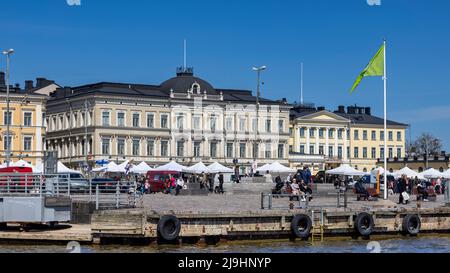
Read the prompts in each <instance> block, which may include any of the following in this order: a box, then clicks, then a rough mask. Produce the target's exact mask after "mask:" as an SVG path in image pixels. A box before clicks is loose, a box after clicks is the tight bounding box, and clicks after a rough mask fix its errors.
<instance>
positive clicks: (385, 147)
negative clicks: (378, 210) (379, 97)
mask: <svg viewBox="0 0 450 273" xmlns="http://www.w3.org/2000/svg"><path fill="white" fill-rule="evenodd" d="M383 81H384V200H387V199H388V189H387V172H388V171H387V170H388V169H387V71H386V40H384V77H383Z"/></svg>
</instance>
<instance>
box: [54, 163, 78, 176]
mask: <svg viewBox="0 0 450 273" xmlns="http://www.w3.org/2000/svg"><path fill="white" fill-rule="evenodd" d="M57 172H58V173H78V174H80V173H81V172H79V171H75V170H72V169H69V168H67V167H66V165H64V164H63V163H62V162H61V161H58V165H57Z"/></svg>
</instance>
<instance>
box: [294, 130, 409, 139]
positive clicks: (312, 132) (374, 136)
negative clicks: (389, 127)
mask: <svg viewBox="0 0 450 273" xmlns="http://www.w3.org/2000/svg"><path fill="white" fill-rule="evenodd" d="M316 131H318V132H319V138H324V137H325V134H326V133H325V132H326V129H324V128H320V129H315V128H311V129H309V136H310V137H315V136H316ZM335 131H336V132H337V137H338V139H342V136H343V132H344V129H337V130H334V129H332V130H328V138H334V134H335ZM359 132H360V131H359V130H354V135H353V139H354V140H359V139H360V138H359ZM371 133H372V135H371V140H373V141H376V140H377V132H376V131H372V132H371ZM305 135H306V128H300V137H301V138H304V137H305ZM347 138H350V131H349V130H347ZM362 139H363V140H369V138H368V131H367V130H363V131H362ZM380 140H382V141H383V140H384V131H381V132H380ZM388 140H389V141H394V132H393V131H389V132H388ZM397 141H402V132H401V131H398V132H397Z"/></svg>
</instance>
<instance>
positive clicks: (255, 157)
mask: <svg viewBox="0 0 450 273" xmlns="http://www.w3.org/2000/svg"><path fill="white" fill-rule="evenodd" d="M266 69H267V67H266V66H261V67H253V71H256V74H257V81H258V82H257V87H256V128H255V142H254V144H253V159H254V161H253V163H256V160H257V158H258V155H257V154H256V146H257V140H258V130H259V97H260V96H261V91H260V90H261V89H260V88H261V72H262V71H264V70H266ZM253 171H255V170H253Z"/></svg>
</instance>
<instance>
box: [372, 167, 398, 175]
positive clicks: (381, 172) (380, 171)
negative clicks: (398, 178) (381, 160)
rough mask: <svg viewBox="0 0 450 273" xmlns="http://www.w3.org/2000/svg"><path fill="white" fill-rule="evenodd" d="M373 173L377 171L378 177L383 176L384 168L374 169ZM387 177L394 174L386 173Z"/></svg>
mask: <svg viewBox="0 0 450 273" xmlns="http://www.w3.org/2000/svg"><path fill="white" fill-rule="evenodd" d="M374 171H378V172H379V173H380V175H384V168H383V167H378V168H376V169H375V170H374ZM387 175H392V176H394V174H393V173H391V172H387Z"/></svg>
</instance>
